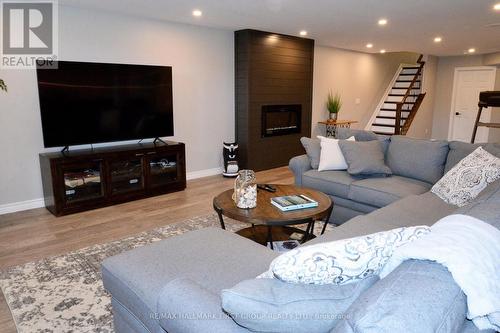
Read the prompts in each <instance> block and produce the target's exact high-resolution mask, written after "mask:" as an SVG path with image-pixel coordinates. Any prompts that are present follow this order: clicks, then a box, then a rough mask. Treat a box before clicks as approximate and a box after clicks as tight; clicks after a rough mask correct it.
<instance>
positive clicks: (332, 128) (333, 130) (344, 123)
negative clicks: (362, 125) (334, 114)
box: [318, 120, 357, 138]
mask: <svg viewBox="0 0 500 333" xmlns="http://www.w3.org/2000/svg"><path fill="white" fill-rule="evenodd" d="M355 123H357V121H356V120H323V121H318V124H321V125H325V127H326V137H327V138H328V137H335V136H336V134H337V128H339V127H345V128H349V127H351V124H355Z"/></svg>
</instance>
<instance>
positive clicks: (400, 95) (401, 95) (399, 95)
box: [388, 94, 418, 97]
mask: <svg viewBox="0 0 500 333" xmlns="http://www.w3.org/2000/svg"><path fill="white" fill-rule="evenodd" d="M404 95H405V94H389V95H388V96H398V97H403V96H404ZM408 97H418V95H408Z"/></svg>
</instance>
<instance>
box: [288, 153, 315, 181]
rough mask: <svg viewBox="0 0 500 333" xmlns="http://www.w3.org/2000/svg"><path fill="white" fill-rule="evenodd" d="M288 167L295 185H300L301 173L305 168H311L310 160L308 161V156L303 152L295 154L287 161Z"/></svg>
mask: <svg viewBox="0 0 500 333" xmlns="http://www.w3.org/2000/svg"><path fill="white" fill-rule="evenodd" d="M288 167H289V168H290V170H292V172H293V175H294V176H295V185H297V186H302V174H303V173H304V172H306V171H307V170H311V161H309V157H307V155H305V154H304V155H300V156H295V157H293V158H292V159H291V160H290V162H289V163H288Z"/></svg>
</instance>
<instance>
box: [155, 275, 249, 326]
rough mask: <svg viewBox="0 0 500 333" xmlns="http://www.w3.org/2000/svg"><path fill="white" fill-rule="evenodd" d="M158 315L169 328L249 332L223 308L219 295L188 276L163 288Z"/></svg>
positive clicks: (158, 305)
mask: <svg viewBox="0 0 500 333" xmlns="http://www.w3.org/2000/svg"><path fill="white" fill-rule="evenodd" d="M156 316H157V317H158V320H159V322H160V325H161V327H162V328H163V329H165V330H166V331H167V332H176V333H184V332H192V333H194V332H221V333H225V332H227V333H229V332H236V333H237V332H248V330H246V329H244V328H242V327H240V326H239V325H237V324H236V323H235V322H234V321H233V320H232V319H231V317H229V316H228V315H227V314H226V313H224V312H223V310H222V307H221V299H220V296H219V295H215V294H214V293H212V292H210V291H209V290H207V289H206V288H204V287H202V286H200V285H199V284H198V283H196V282H194V281H192V280H190V279H187V278H178V279H175V280H172V281H170V282H169V283H167V284H166V285H165V286H164V287H163V288H162V289H161V292H160V293H159V296H158V300H157V313H156Z"/></svg>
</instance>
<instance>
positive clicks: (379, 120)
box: [375, 118, 405, 126]
mask: <svg viewBox="0 0 500 333" xmlns="http://www.w3.org/2000/svg"><path fill="white" fill-rule="evenodd" d="M375 123H376V124H382V125H394V124H395V123H396V121H395V119H384V118H376V119H375ZM404 123H405V121H404V120H401V121H400V124H401V126H403V124H404Z"/></svg>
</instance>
